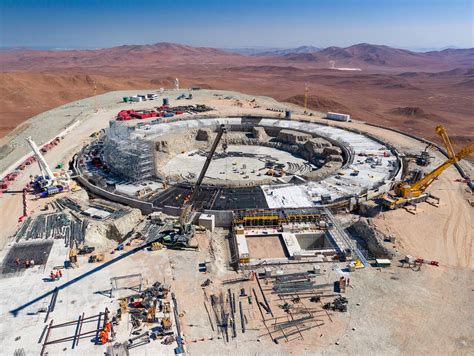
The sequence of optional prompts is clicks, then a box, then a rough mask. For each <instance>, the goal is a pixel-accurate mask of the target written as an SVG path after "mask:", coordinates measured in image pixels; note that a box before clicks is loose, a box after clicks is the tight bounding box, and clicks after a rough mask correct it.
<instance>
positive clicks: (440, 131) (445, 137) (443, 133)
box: [436, 125, 454, 158]
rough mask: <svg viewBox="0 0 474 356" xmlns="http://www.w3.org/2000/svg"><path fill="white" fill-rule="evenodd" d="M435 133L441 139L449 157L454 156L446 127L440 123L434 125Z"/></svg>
mask: <svg viewBox="0 0 474 356" xmlns="http://www.w3.org/2000/svg"><path fill="white" fill-rule="evenodd" d="M436 133H437V134H438V135H439V136H440V137H441V138H442V139H443V143H444V147H446V150H447V151H448V156H449V158H453V157H454V149H453V145H452V144H451V140H450V139H449V136H448V133H447V132H446V129H445V128H444V126H442V125H438V126H436Z"/></svg>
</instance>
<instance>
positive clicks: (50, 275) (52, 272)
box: [49, 271, 56, 281]
mask: <svg viewBox="0 0 474 356" xmlns="http://www.w3.org/2000/svg"><path fill="white" fill-rule="evenodd" d="M49 277H50V278H51V281H54V280H55V279H56V276H55V275H54V271H51V273H50V274H49Z"/></svg>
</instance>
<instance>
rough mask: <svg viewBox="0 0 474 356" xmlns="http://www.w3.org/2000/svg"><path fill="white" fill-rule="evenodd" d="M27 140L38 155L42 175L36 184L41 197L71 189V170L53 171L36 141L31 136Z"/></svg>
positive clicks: (36, 180) (37, 159)
mask: <svg viewBox="0 0 474 356" xmlns="http://www.w3.org/2000/svg"><path fill="white" fill-rule="evenodd" d="M26 142H28V144H29V145H30V147H31V149H32V150H33V153H34V155H35V156H36V161H37V162H38V165H39V168H40V171H41V175H40V176H38V177H37V178H36V179H35V182H34V186H35V189H36V190H37V191H38V192H39V196H40V197H47V196H50V195H53V194H56V193H60V192H62V191H64V190H65V189H69V184H70V182H71V178H70V175H69V172H67V171H66V170H64V169H62V170H61V171H59V172H55V173H53V171H52V170H51V168H50V167H49V165H48V164H47V163H46V160H45V159H44V157H43V155H42V154H41V151H40V150H39V148H38V146H37V145H36V143H35V142H34V141H33V140H32V139H31V136H28V137H27V138H26Z"/></svg>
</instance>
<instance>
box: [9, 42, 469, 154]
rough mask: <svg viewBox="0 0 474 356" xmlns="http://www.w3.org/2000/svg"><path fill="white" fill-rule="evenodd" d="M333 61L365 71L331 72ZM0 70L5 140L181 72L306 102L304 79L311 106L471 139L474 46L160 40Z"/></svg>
mask: <svg viewBox="0 0 474 356" xmlns="http://www.w3.org/2000/svg"><path fill="white" fill-rule="evenodd" d="M132 58H133V60H132ZM333 62H335V65H336V67H358V68H362V70H361V71H357V72H354V71H342V70H332V69H328V68H331V66H332V65H334V63H333ZM330 64H331V65H330ZM0 67H1V68H2V69H1V70H2V72H3V73H0V87H1V88H2V89H0V90H1V95H0V137H1V136H2V135H5V134H6V133H8V132H10V131H11V130H12V129H13V128H14V127H15V126H17V125H18V124H19V123H21V122H23V121H24V120H26V119H27V118H29V117H31V116H33V115H35V114H38V113H40V112H42V111H44V110H47V109H50V108H53V107H56V106H58V105H60V104H64V103H67V102H70V101H71V100H75V99H79V98H84V97H89V96H92V95H93V92H94V89H93V84H92V83H93V82H96V85H97V93H102V92H105V91H108V90H117V89H122V88H138V87H142V88H143V87H154V88H157V87H158V88H159V87H166V88H170V87H172V86H173V85H174V84H173V83H174V78H176V77H178V78H179V79H180V83H181V86H182V87H188V86H191V85H198V86H202V87H203V88H214V89H226V90H237V91H243V92H246V93H249V94H253V95H266V96H272V97H274V98H276V99H277V100H280V101H290V102H293V103H297V104H300V105H302V104H303V101H304V99H303V94H304V87H305V83H306V84H307V85H308V88H309V91H308V94H309V100H308V105H309V107H310V108H312V109H315V110H320V111H342V112H347V113H350V114H351V115H352V116H353V117H355V118H358V119H361V120H365V121H369V122H374V123H379V124H383V125H388V126H393V127H397V128H400V129H403V130H407V132H412V133H415V134H418V135H422V136H424V137H426V138H429V139H437V137H436V135H435V134H434V133H433V131H432V127H434V126H435V125H436V124H438V123H443V124H444V125H446V126H449V128H450V133H451V137H452V138H453V139H454V141H456V142H457V143H456V145H460V144H462V143H466V142H468V141H470V140H472V139H473V134H472V132H474V127H473V124H472V120H471V118H472V115H473V105H472V100H473V98H474V86H473V75H474V74H473V71H472V49H467V50H446V51H442V52H430V53H426V54H420V53H413V52H408V51H404V50H397V49H393V48H389V47H385V46H372V45H367V44H361V45H357V46H351V47H348V48H344V49H342V48H337V47H330V48H327V49H325V50H323V51H321V52H316V53H309V54H308V53H305V54H296V55H291V54H289V55H283V56H274V55H273V56H242V55H238V54H233V53H227V52H223V51H219V50H215V49H210V48H194V47H189V46H180V45H175V44H157V45H148V46H120V47H115V48H111V49H103V50H96V51H63V52H61V51H57V52H47V51H12V52H3V53H0ZM425 72H429V73H425ZM457 147H460V146H457Z"/></svg>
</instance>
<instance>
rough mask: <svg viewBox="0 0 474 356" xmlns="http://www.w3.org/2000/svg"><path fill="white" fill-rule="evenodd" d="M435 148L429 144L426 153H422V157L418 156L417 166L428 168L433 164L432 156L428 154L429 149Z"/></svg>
mask: <svg viewBox="0 0 474 356" xmlns="http://www.w3.org/2000/svg"><path fill="white" fill-rule="evenodd" d="M433 147H434V146H433V145H432V144H431V143H430V144H428V145H427V146H426V147H425V149H424V151H422V152H421V153H420V155H418V156H416V164H417V165H419V166H422V167H426V166H427V165H429V164H430V163H431V158H432V157H431V156H430V154H429V152H428V150H429V149H431V148H433Z"/></svg>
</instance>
